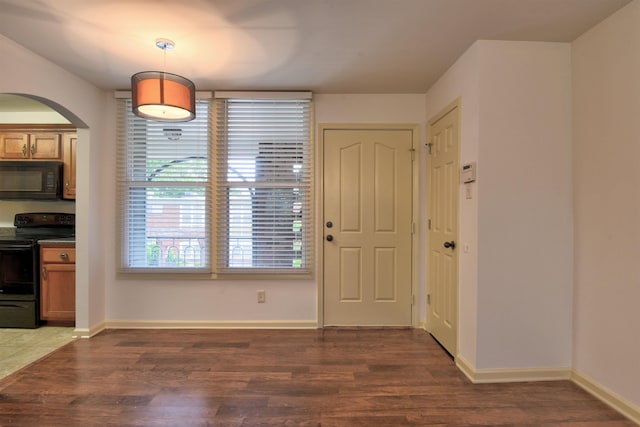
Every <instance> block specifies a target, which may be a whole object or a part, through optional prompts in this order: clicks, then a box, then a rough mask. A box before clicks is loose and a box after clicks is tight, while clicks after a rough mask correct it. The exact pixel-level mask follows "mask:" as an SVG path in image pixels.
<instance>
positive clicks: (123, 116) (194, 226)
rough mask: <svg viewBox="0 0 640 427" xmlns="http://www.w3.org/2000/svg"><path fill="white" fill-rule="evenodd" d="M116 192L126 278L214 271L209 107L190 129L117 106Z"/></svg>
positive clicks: (201, 107)
mask: <svg viewBox="0 0 640 427" xmlns="http://www.w3.org/2000/svg"><path fill="white" fill-rule="evenodd" d="M117 125H118V166H117V180H118V182H117V187H118V202H119V203H120V206H119V209H118V212H119V226H120V230H121V244H120V248H121V256H120V269H121V271H125V272H135V271H139V272H159V271H175V272H209V271H210V270H211V268H210V254H209V251H210V246H211V242H210V223H211V214H210V205H211V203H210V197H211V177H210V175H211V173H210V169H211V168H210V146H211V117H210V101H208V100H199V101H197V103H196V118H195V119H194V120H193V121H190V122H185V123H166V122H165V123H163V122H153V121H149V120H144V119H141V118H139V117H136V116H134V115H133V114H132V113H131V100H129V99H119V100H118V122H117Z"/></svg>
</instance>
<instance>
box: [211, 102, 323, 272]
mask: <svg viewBox="0 0 640 427" xmlns="http://www.w3.org/2000/svg"><path fill="white" fill-rule="evenodd" d="M216 96H217V97H220V95H219V94H218V93H216ZM223 96H224V95H223ZM264 96H266V97H268V96H269V94H268V93H266V94H265V95H264ZM310 109H311V101H310V99H304V98H303V99H290V98H289V99H268V98H265V99H256V98H255V97H252V98H250V99H249V98H243V97H237V96H230V97H224V98H222V99H218V100H217V101H216V110H217V111H216V149H217V150H218V153H217V156H216V157H217V165H216V170H217V174H216V187H217V190H216V197H217V207H218V210H217V221H216V232H217V236H218V241H217V254H216V255H217V270H218V271H219V272H221V273H231V272H241V273H247V272H249V273H253V272H260V273H269V272H279V273H309V272H310V271H311V266H312V263H313V240H312V229H313V226H312V191H311V190H312V182H311V181H312V180H311V178H312V147H311V137H310V133H311V132H310V129H311V119H310V117H311V113H310Z"/></svg>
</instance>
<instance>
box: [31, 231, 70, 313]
mask: <svg viewBox="0 0 640 427" xmlns="http://www.w3.org/2000/svg"><path fill="white" fill-rule="evenodd" d="M40 318H41V319H42V320H46V321H49V322H50V323H64V324H66V323H73V322H75V318H76V249H75V245H73V244H60V243H52V244H48V243H46V244H41V245H40Z"/></svg>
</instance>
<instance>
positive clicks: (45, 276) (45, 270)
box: [42, 267, 47, 280]
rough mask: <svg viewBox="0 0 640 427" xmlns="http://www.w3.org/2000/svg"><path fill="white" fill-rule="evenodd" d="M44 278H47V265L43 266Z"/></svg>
mask: <svg viewBox="0 0 640 427" xmlns="http://www.w3.org/2000/svg"><path fill="white" fill-rule="evenodd" d="M42 280H47V267H42Z"/></svg>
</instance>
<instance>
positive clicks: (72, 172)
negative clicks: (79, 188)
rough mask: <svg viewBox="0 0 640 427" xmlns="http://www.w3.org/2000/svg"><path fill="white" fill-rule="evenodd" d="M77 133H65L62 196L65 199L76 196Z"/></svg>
mask: <svg viewBox="0 0 640 427" xmlns="http://www.w3.org/2000/svg"><path fill="white" fill-rule="evenodd" d="M77 139H78V136H77V135H76V134H75V133H65V134H64V137H63V147H62V152H63V161H64V166H63V168H62V171H63V172H62V174H63V183H62V184H63V186H62V197H63V198H64V199H75V198H76V141H77Z"/></svg>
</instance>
